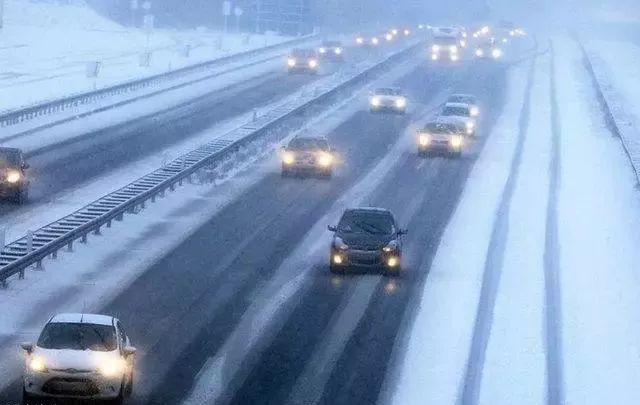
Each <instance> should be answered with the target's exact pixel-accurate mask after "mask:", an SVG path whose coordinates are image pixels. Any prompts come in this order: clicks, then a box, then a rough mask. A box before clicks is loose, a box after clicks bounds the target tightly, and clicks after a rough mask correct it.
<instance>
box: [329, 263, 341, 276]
mask: <svg viewBox="0 0 640 405" xmlns="http://www.w3.org/2000/svg"><path fill="white" fill-rule="evenodd" d="M329 271H330V272H331V273H332V274H342V273H344V269H342V268H341V267H338V266H334V265H333V264H330V265H329Z"/></svg>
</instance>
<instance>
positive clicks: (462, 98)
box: [448, 94, 475, 104]
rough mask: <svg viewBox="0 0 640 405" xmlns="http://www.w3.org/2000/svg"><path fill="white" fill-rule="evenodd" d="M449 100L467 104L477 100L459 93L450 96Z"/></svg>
mask: <svg viewBox="0 0 640 405" xmlns="http://www.w3.org/2000/svg"><path fill="white" fill-rule="evenodd" d="M448 101H449V102H450V103H465V104H473V103H474V102H475V100H474V99H473V97H471V96H465V95H457V94H456V95H453V96H451V97H449V100H448Z"/></svg>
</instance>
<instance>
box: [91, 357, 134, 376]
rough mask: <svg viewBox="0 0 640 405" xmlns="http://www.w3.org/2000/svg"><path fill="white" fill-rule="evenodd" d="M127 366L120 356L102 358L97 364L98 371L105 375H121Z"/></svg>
mask: <svg viewBox="0 0 640 405" xmlns="http://www.w3.org/2000/svg"><path fill="white" fill-rule="evenodd" d="M126 368H127V363H126V362H125V361H124V360H123V359H121V358H117V359H114V358H104V359H102V361H101V362H100V365H99V366H98V372H99V373H100V374H102V375H103V376H105V377H116V376H119V375H122V374H123V373H124V371H125V369H126Z"/></svg>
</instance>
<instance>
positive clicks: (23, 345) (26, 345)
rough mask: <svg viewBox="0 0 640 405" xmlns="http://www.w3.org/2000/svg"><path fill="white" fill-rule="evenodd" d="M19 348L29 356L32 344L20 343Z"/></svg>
mask: <svg viewBox="0 0 640 405" xmlns="http://www.w3.org/2000/svg"><path fill="white" fill-rule="evenodd" d="M20 347H21V348H22V350H24V351H25V352H27V353H29V354H31V352H33V343H29V342H25V343H20Z"/></svg>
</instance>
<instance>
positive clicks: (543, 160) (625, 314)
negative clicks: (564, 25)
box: [387, 36, 640, 405]
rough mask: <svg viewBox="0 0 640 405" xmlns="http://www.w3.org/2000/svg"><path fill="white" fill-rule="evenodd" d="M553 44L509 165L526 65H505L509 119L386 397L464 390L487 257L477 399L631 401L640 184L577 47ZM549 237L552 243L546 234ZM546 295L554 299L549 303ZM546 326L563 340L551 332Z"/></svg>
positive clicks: (439, 395)
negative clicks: (488, 298) (492, 286)
mask: <svg viewBox="0 0 640 405" xmlns="http://www.w3.org/2000/svg"><path fill="white" fill-rule="evenodd" d="M553 43H554V46H555V58H556V62H555V66H556V68H555V70H554V71H552V70H551V69H550V60H549V56H548V55H545V56H542V57H540V58H538V61H537V64H536V70H535V75H534V83H533V86H532V92H531V109H530V113H531V117H530V120H529V122H528V126H527V129H526V131H527V133H526V138H525V140H524V143H523V145H522V148H523V149H522V155H521V157H520V159H519V162H518V164H517V171H515V172H514V171H513V170H514V168H516V166H512V165H511V162H512V159H513V158H514V154H517V153H518V148H517V147H516V138H517V136H516V134H518V132H519V131H518V119H519V116H520V111H519V109H520V108H521V106H522V100H523V93H524V90H523V89H524V87H525V81H526V80H525V74H524V72H523V71H522V69H523V68H522V67H520V68H518V69H515V70H513V71H512V72H511V77H510V96H509V101H508V104H507V106H506V108H505V110H504V115H503V117H502V118H501V120H500V122H499V123H498V125H497V127H496V129H495V130H494V132H493V134H492V135H491V138H490V139H489V140H488V142H487V145H486V146H485V148H484V150H483V151H482V154H481V155H480V157H479V160H478V162H477V164H476V166H475V167H474V169H473V171H472V173H471V176H470V179H469V181H468V183H467V188H466V190H465V192H464V194H463V197H462V200H461V202H460V205H459V206H458V209H457V211H456V213H455V215H454V217H453V219H452V220H451V222H450V224H449V226H448V228H447V230H446V232H445V234H444V236H443V239H442V241H441V244H440V247H439V249H438V253H437V255H436V258H435V260H434V263H433V266H432V268H431V270H430V275H429V277H428V279H427V281H426V284H425V287H424V291H423V295H422V298H421V301H420V302H419V303H418V305H419V306H420V309H419V310H418V311H417V314H416V316H415V322H414V324H413V327H412V330H411V335H410V338H409V344H408V346H407V347H405V348H400V350H399V353H400V354H399V357H401V358H402V359H404V361H403V362H402V363H401V364H400V366H398V367H397V370H396V371H395V372H394V373H392V374H391V375H390V376H389V377H388V378H389V383H388V384H387V385H389V386H391V387H395V394H393V395H392V398H391V401H390V402H392V403H395V404H403V405H406V404H422V403H425V400H426V399H428V400H427V402H428V403H430V404H443V405H444V404H452V403H456V402H457V401H459V400H460V399H461V397H462V393H463V392H464V391H465V387H464V386H463V385H464V384H465V382H467V381H468V380H467V379H466V378H465V372H466V370H467V364H466V362H467V359H468V356H469V352H470V347H472V344H471V340H472V336H473V337H474V338H475V336H474V335H473V331H472V329H473V325H474V321H475V317H476V310H477V308H478V305H479V304H478V303H479V300H480V298H479V297H480V291H481V284H482V281H483V279H482V278H483V271H484V272H486V271H487V270H486V269H485V265H486V263H488V262H492V263H494V264H497V265H498V266H499V269H497V271H496V269H495V268H491V269H489V271H490V272H492V273H493V277H497V281H495V280H494V281H495V282H496V283H497V284H496V285H497V292H496V296H495V306H494V307H492V309H491V311H490V315H489V316H488V320H487V322H488V324H489V327H490V334H489V336H488V342H487V344H486V349H484V350H483V351H482V353H483V355H482V356H481V363H482V364H481V367H480V370H479V372H480V373H481V374H480V378H479V379H480V383H479V385H480V387H479V388H478V391H479V392H478V393H477V397H476V399H477V403H481V404H492V405H495V404H515V403H517V404H542V403H545V402H547V401H548V400H550V395H554V398H555V399H554V400H551V402H550V403H566V404H581V405H583V404H594V405H595V404H604V403H616V404H633V403H640V391H639V390H638V389H637V381H638V378H639V377H640V376H639V373H640V356H639V351H640V344H638V342H640V327H638V326H637V324H638V323H637V319H639V317H640V302H639V301H640V299H639V298H638V297H639V295H638V291H640V273H638V271H637V269H638V265H639V264H640V253H639V250H638V249H637V247H636V246H637V241H638V240H640V193H639V192H638V190H637V188H636V187H635V185H636V180H635V177H634V172H633V170H632V169H631V167H630V165H629V164H628V159H627V157H626V156H625V152H624V150H623V148H622V146H621V143H620V140H619V139H617V138H615V137H612V136H611V133H610V132H609V131H608V130H607V128H606V126H605V123H604V122H603V120H602V114H601V112H600V110H599V105H598V102H597V99H596V95H595V92H594V89H593V87H592V83H591V79H590V77H589V76H588V73H587V71H586V70H585V68H584V66H583V64H582V59H581V58H582V55H581V53H580V50H579V48H578V46H577V44H576V43H575V42H574V41H573V40H571V39H569V38H568V37H566V36H559V37H556V38H554V41H553ZM610 60H611V61H612V62H613V61H615V64H616V66H617V65H618V64H620V62H621V61H620V60H619V59H618V60H616V59H613V58H612V59H610ZM551 75H554V76H555V83H556V87H555V97H556V98H557V106H558V109H557V110H556V111H555V113H557V118H558V121H557V123H558V126H557V129H558V131H557V132H555V135H557V136H558V138H557V139H558V141H559V142H558V143H557V144H556V145H557V146H558V147H557V149H554V147H553V145H554V142H553V139H554V131H553V125H552V122H553V121H552V117H553V114H554V112H553V109H554V107H553V103H550V100H551V96H552V94H554V93H553V88H552V86H550V78H551ZM612 80H619V81H620V83H621V84H623V82H622V80H631V79H630V78H629V77H622V78H621V77H620V76H617V77H616V78H612ZM626 83H627V85H628V86H629V87H631V86H630V85H629V82H626ZM554 152H557V155H554ZM554 156H556V157H555V158H554ZM553 159H556V160H555V163H556V164H557V166H556V167H557V168H558V171H557V173H554V171H553V170H552V169H551V167H552V166H550V163H551V162H552V161H553ZM509 175H513V176H516V178H515V187H514V189H513V190H512V191H513V194H512V195H511V196H510V197H509V198H508V202H507V204H506V208H508V210H507V211H504V212H501V204H502V203H504V201H503V199H504V197H505V194H504V193H505V191H507V189H508V186H509V182H508V181H507V180H506V179H507V177H508V176H509ZM552 181H553V182H552ZM555 181H557V183H555ZM550 184H552V185H553V184H557V188H555V189H554V188H553V187H549V185H550ZM552 190H553V191H554V193H553V194H552V193H551V192H550V191H552ZM554 196H555V198H557V199H555V198H554ZM502 208H505V207H504V206H502ZM556 209H557V212H554V211H555V210H556ZM550 214H551V216H549V215H550ZM549 218H552V219H551V222H550V219H549ZM553 218H556V219H553ZM501 225H502V227H501ZM549 226H552V227H553V229H552V228H549ZM554 229H555V230H554ZM496 232H498V233H500V232H506V235H505V237H504V240H503V242H504V243H502V244H496V245H493V246H492V244H491V243H490V241H491V240H492V238H493V237H494V236H495V235H493V234H494V233H496ZM554 235H557V240H551V241H550V240H549V238H553V237H554ZM550 247H551V248H550ZM496 250H500V252H498V253H496ZM461 252H464V254H461ZM496 254H499V255H500V258H501V260H499V261H496V260H495V256H496ZM549 255H553V256H554V257H553V258H552V259H551V262H552V263H557V269H556V271H557V276H558V277H557V280H558V285H557V286H556V287H557V289H556V290H555V291H549V289H550V288H551V289H553V288H552V287H550V283H549V280H548V278H549V274H550V273H549V272H550V271H553V269H550V268H549V266H550V264H549V263H550V259H549ZM552 276H553V275H552ZM551 284H552V283H551ZM554 293H557V294H558V299H557V301H555V302H554V301H550V300H549V295H550V294H554ZM550 302H554V306H553V308H549V307H548V305H549V304H550ZM550 309H551V311H550ZM549 314H552V315H553V316H554V317H555V318H554V319H553V320H551V322H549V321H550V319H549V316H550V315H549ZM554 321H556V322H554ZM550 328H552V329H553V328H555V330H553V331H552V332H553V333H557V335H558V336H559V341H557V342H553V341H552V339H550V338H549V336H552V335H550V330H549V329H550ZM554 356H558V357H559V358H556V357H554ZM549 370H553V372H552V373H551V374H549ZM556 376H557V378H556ZM550 387H551V388H550ZM467 388H468V387H467ZM467 399H469V398H467ZM555 400H559V401H560V402H554V401H555ZM472 401H473V399H472ZM472 403H476V402H475V401H473V402H472Z"/></svg>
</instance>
